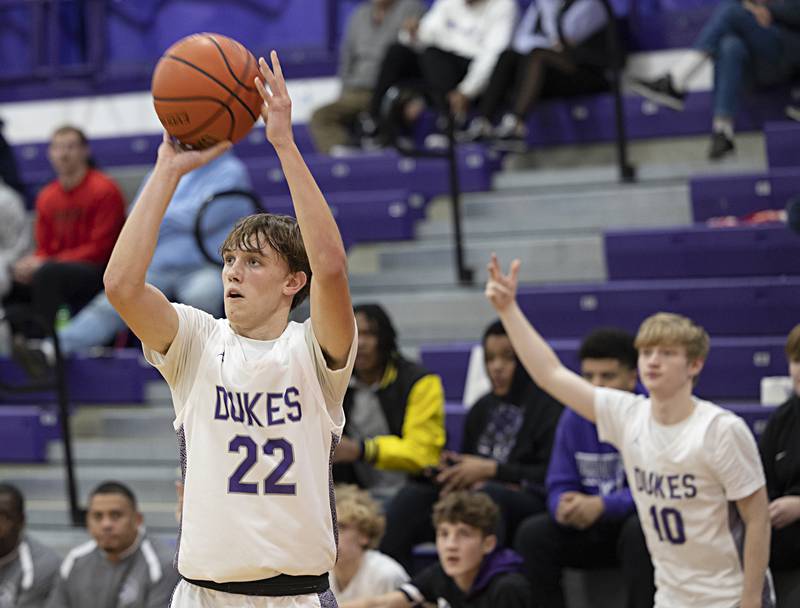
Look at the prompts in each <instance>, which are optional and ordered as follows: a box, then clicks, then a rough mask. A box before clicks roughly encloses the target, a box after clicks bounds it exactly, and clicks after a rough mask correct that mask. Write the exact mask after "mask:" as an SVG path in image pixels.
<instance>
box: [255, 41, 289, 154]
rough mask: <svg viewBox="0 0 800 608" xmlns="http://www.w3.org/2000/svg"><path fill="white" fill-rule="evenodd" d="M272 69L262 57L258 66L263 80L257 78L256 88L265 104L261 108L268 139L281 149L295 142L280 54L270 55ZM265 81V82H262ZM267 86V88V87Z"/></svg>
mask: <svg viewBox="0 0 800 608" xmlns="http://www.w3.org/2000/svg"><path fill="white" fill-rule="evenodd" d="M270 59H271V61H272V69H270V67H269V64H268V63H267V61H266V60H265V59H264V58H263V57H261V58H260V59H259V60H258V66H259V68H261V78H256V81H255V82H256V88H257V89H258V92H259V93H261V98H262V99H263V100H264V104H263V105H262V106H261V118H263V119H264V124H265V125H267V126H266V133H267V139H268V140H269V142H270V143H271V144H272V145H273V146H275V148H276V149H277V148H280V147H282V146H285V145H287V144H291V143H292V142H293V141H294V135H293V134H292V100H291V98H290V97H289V91H288V89H287V88H286V80H285V79H284V78H283V70H282V69H281V62H280V60H279V59H278V53H276V52H275V51H272V53H270ZM262 79H263V80H262ZM265 84H266V86H265Z"/></svg>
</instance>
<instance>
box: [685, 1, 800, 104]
mask: <svg viewBox="0 0 800 608" xmlns="http://www.w3.org/2000/svg"><path fill="white" fill-rule="evenodd" d="M695 48H696V49H697V50H699V51H702V52H704V53H708V54H709V55H711V56H712V57H713V58H714V116H715V117H720V118H733V116H734V115H735V114H736V110H737V109H738V107H739V100H740V99H741V96H742V93H743V91H744V88H745V87H746V86H750V85H754V84H758V85H770V84H777V83H779V82H781V81H782V80H786V79H787V78H788V77H789V75H790V71H789V65H788V63H787V62H786V61H785V58H784V53H783V43H782V42H781V36H780V33H779V30H778V28H776V27H775V26H774V25H772V26H770V27H767V28H765V27H761V26H760V25H759V24H758V22H757V21H756V19H755V17H754V16H753V14H752V13H751V12H750V11H748V10H747V9H746V8H744V7H743V6H742V5H741V4H740V3H739V1H738V0H723V2H721V3H720V4H719V6H718V7H717V10H716V11H714V14H713V15H712V16H711V19H709V21H708V23H706V25H705V27H704V28H703V31H702V32H700V36H699V37H698V39H697V41H696V42H695Z"/></svg>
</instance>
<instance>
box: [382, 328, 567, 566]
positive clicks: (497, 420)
mask: <svg viewBox="0 0 800 608" xmlns="http://www.w3.org/2000/svg"><path fill="white" fill-rule="evenodd" d="M483 348H484V357H485V363H486V371H487V373H488V375H489V379H490V380H491V384H492V390H491V391H490V392H489V393H487V394H486V395H484V396H483V397H481V398H480V399H479V400H478V401H477V402H476V403H475V405H473V406H472V408H471V409H470V411H469V413H468V414H467V419H466V422H465V429H464V438H463V441H462V445H461V451H460V452H459V453H456V452H443V453H442V457H441V460H440V463H439V466H438V467H436V468H434V469H431V470H429V471H428V479H427V480H416V479H415V480H411V481H410V482H409V483H407V484H406V485H405V486H403V488H402V489H401V490H400V492H399V493H398V494H397V495H396V496H395V498H394V500H392V502H391V503H390V504H389V505H388V507H387V513H386V521H387V526H386V534H385V535H384V537H383V541H382V543H381V551H383V552H384V553H387V554H388V555H391V556H392V557H394V558H395V559H396V560H397V561H399V562H400V563H401V564H403V565H404V566H406V568H408V569H410V568H411V567H412V564H411V550H412V549H413V547H414V544H415V543H418V542H423V541H426V540H432V538H433V528H432V527H431V524H430V518H429V513H430V509H431V507H432V506H433V504H434V503H435V502H436V500H437V499H438V498H439V495H440V494H442V495H447V494H449V493H451V492H454V491H457V490H464V489H480V490H481V491H483V492H486V493H487V494H488V495H489V496H491V498H492V500H494V501H495V503H497V505H498V506H499V507H500V513H501V524H500V528H499V529H498V537H499V539H500V542H501V543H502V541H503V540H505V539H511V538H513V534H514V531H515V530H516V527H517V525H518V524H519V523H520V522H521V521H522V520H523V519H525V518H526V517H527V516H529V515H532V514H534V513H541V512H543V511H544V510H545V509H546V493H545V489H544V478H545V474H546V472H547V465H548V463H549V461H550V451H551V450H552V447H553V438H554V435H555V429H556V426H557V424H558V419H559V416H560V415H561V411H562V407H561V404H559V403H558V402H557V401H555V400H554V399H553V398H552V397H550V396H549V395H548V394H547V393H545V392H544V391H543V390H541V389H540V388H539V387H538V386H536V385H535V384H534V383H533V381H532V380H531V379H530V377H529V376H528V374H527V372H526V371H525V370H524V368H523V367H522V366H521V365H520V364H519V362H518V361H517V357H516V355H515V353H514V350H513V348H512V347H511V341H510V340H509V339H508V336H507V335H506V333H505V329H504V328H503V325H502V324H501V323H500V322H499V321H496V322H494V323H492V324H491V325H490V326H489V327H488V328H487V329H486V331H485V333H484V336H483Z"/></svg>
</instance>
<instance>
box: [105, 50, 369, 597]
mask: <svg viewBox="0 0 800 608" xmlns="http://www.w3.org/2000/svg"><path fill="white" fill-rule="evenodd" d="M271 59H272V68H273V69H272V70H271V69H270V67H269V66H268V64H267V63H266V62H265V61H264V60H263V59H261V60H260V67H261V75H262V77H263V80H264V82H265V83H266V87H268V88H265V85H264V84H263V83H262V81H261V80H257V81H256V85H257V87H258V89H259V91H260V92H261V95H262V97H263V98H264V106H263V109H262V116H263V118H264V121H265V122H266V125H267V126H266V135H267V139H268V140H269V141H270V143H271V144H272V145H273V147H274V148H275V151H276V152H277V154H278V158H279V159H280V162H281V166H282V168H283V172H284V175H285V176H286V181H287V183H288V185H289V190H290V192H291V195H292V200H293V204H294V210H295V214H296V216H297V221H296V222H295V220H293V219H292V218H289V217H284V216H273V215H268V214H259V215H254V216H249V217H247V218H244V219H243V220H241V221H240V222H239V223H238V224H237V225H236V226H235V227H234V229H233V231H232V232H231V234H230V235H229V236H228V238H227V239H226V241H225V243H224V244H223V245H222V248H221V250H222V256H223V261H224V266H223V269H222V279H223V284H224V288H225V291H224V293H225V300H224V303H225V315H226V318H225V319H214V318H212V317H211V316H210V315H208V314H206V313H203V312H201V311H199V310H196V309H194V308H191V307H188V306H183V305H178V304H170V303H169V302H168V301H167V299H166V298H165V297H164V295H163V294H161V293H160V292H159V291H158V290H157V289H155V288H154V287H153V286H151V285H147V284H146V283H145V273H146V271H147V266H148V264H149V262H150V259H151V257H152V254H153V249H154V247H155V244H156V239H157V236H158V229H159V224H160V222H161V220H162V218H163V216H164V212H165V209H166V207H167V205H168V204H169V201H170V199H171V198H172V194H173V192H174V191H175V187H176V185H177V184H178V180H179V179H180V177H181V176H182V175H184V174H186V173H188V172H189V171H191V170H192V169H195V168H196V167H198V166H200V165H202V164H204V163H207V162H209V161H210V160H211V159H213V158H215V157H217V156H219V155H220V154H222V153H223V152H224V151H225V150H227V149H228V148H229V147H230V143H228V142H225V143H220V144H217V145H216V146H214V147H213V148H210V149H208V150H203V151H178V150H177V149H176V147H175V146H174V145H173V144H172V142H170V141H169V139H168V138H167V137H166V136H165V139H164V142H163V143H162V144H161V146H160V148H159V150H158V161H157V162H156V166H155V169H154V170H153V172H152V175H151V177H150V179H149V180H148V182H147V184H146V185H145V187H144V189H143V191H142V193H141V195H140V197H139V202H138V203H137V205H136V207H134V209H133V212H132V213H131V215H130V217H129V218H128V221H127V222H126V224H125V227H124V230H123V231H122V234H121V235H120V237H119V240H118V241H117V244H116V247H115V248H114V252H113V254H112V256H111V260H110V262H109V264H108V268H107V270H106V274H105V286H106V293H107V295H108V299H109V300H110V302H111V303H112V304H113V305H114V307H115V308H116V309H117V311H118V312H119V313H120V315H121V316H122V318H123V319H124V320H125V322H126V323H127V324H128V326H129V327H130V328H131V329H132V330H133V331H134V333H135V334H136V335H137V336H138V337H139V338H140V339H141V341H142V344H143V346H144V351H145V355H146V357H147V359H148V360H149V361H150V362H151V363H152V364H153V365H154V366H155V367H157V368H158V369H159V370H160V371H161V373H162V375H163V376H164V378H165V379H166V380H167V382H168V383H169V385H170V389H171V391H172V398H173V403H174V406H175V422H174V426H175V430H176V432H177V434H178V437H179V443H180V448H181V460H182V463H181V464H182V471H183V476H184V484H185V487H184V502H183V509H182V514H181V515H182V517H181V535H180V539H179V542H178V553H177V556H176V565H177V568H178V571H179V572H180V574H181V576H182V578H183V580H182V581H181V582H180V583H179V584H178V586H177V587H176V589H175V592H174V594H173V598H172V603H171V606H173V608H184V607H189V606H191V607H193V608H195V607H201V608H203V607H211V606H250V607H253V608H256V607H264V608H266V607H269V608H284V607H285V608H289V607H292V608H306V607H309V608H310V607H313V608H319V607H324V608H329V607H332V606H335V605H336V600H335V599H334V597H333V594H332V593H331V591H330V589H329V585H328V572H329V571H330V570H331V568H332V567H333V565H334V563H335V561H336V522H335V506H334V503H333V487H332V478H331V454H332V452H333V449H334V448H335V446H336V443H337V441H338V440H339V438H340V437H341V433H342V427H343V425H344V412H343V411H342V406H341V405H342V399H343V396H344V392H345V390H346V388H347V383H348V380H349V377H350V372H351V370H352V366H353V360H354V357H355V344H356V330H355V320H354V317H353V309H352V304H351V301H350V293H349V287H348V282H347V265H346V260H347V258H346V254H345V250H344V246H343V245H342V239H341V236H340V234H339V231H338V228H337V226H336V223H335V221H334V219H333V216H332V215H331V212H330V209H329V208H328V205H327V203H326V202H325V199H324V197H323V195H322V193H321V192H320V190H319V188H318V187H317V184H316V182H315V181H314V178H313V177H312V175H311V173H310V171H309V170H308V167H307V166H306V164H305V162H304V161H303V158H302V156H301V155H300V152H299V151H298V149H297V146H296V145H295V143H294V138H293V136H292V129H291V101H290V99H289V95H288V92H287V90H286V83H285V82H284V79H283V75H282V72H281V67H280V63H279V62H278V57H277V55H276V54H275V52H274V51H273V53H272V57H271ZM273 70H274V71H273ZM301 231H302V237H301ZM312 271H313V285H312V282H311V276H312ZM309 290H310V294H311V295H310V297H311V319H310V320H309V321H306V322H305V323H302V324H299V323H294V322H291V323H290V322H289V321H288V319H289V312H290V310H291V309H292V308H293V307H294V306H296V305H297V304H299V303H300V302H301V301H302V300H303V299H304V298H305V296H306V295H307V294H308V293H309Z"/></svg>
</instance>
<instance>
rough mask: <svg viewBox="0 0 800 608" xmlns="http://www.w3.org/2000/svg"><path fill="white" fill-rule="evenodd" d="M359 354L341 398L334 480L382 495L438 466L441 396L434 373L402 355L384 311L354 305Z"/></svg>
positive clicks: (441, 436)
mask: <svg viewBox="0 0 800 608" xmlns="http://www.w3.org/2000/svg"><path fill="white" fill-rule="evenodd" d="M354 310H355V317H356V324H357V326H358V352H357V354H356V360H355V365H354V366H353V376H352V378H351V380H350V387H349V388H348V389H347V393H346V394H345V398H344V404H343V407H344V411H345V415H346V420H347V421H346V422H345V427H344V436H343V437H342V440H341V442H340V443H339V445H338V446H337V448H336V452H335V454H334V462H335V463H337V464H336V465H335V466H334V471H333V475H334V479H335V480H336V481H337V482H339V483H342V482H347V483H357V484H358V485H359V486H360V487H362V488H366V489H368V490H370V491H371V492H372V494H373V496H376V497H379V498H387V497H389V496H391V495H393V494H394V493H395V492H396V491H397V490H398V489H399V488H400V486H401V485H402V484H403V483H404V482H405V480H406V476H407V475H408V474H411V475H419V474H421V473H422V471H423V469H425V468H426V467H431V466H434V465H436V463H437V462H438V461H439V454H440V452H441V450H442V447H443V446H444V441H445V432H444V391H443V389H442V381H441V379H440V378H439V376H436V375H434V374H431V373H428V372H427V371H426V370H425V369H424V368H422V367H421V366H420V365H418V364H416V363H412V362H411V361H409V360H408V359H406V358H404V357H403V356H402V355H401V354H400V351H399V350H398V348H397V335H396V333H395V330H394V327H393V326H392V322H391V320H389V317H388V316H387V314H386V312H385V311H384V310H383V308H381V307H380V306H379V305H377V304H360V305H358V306H356V307H355V308H354Z"/></svg>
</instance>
